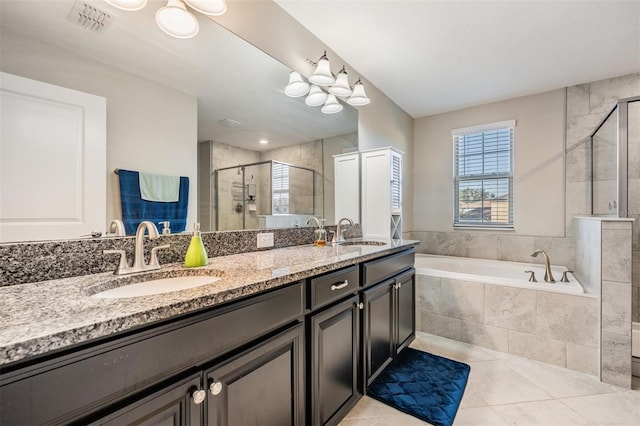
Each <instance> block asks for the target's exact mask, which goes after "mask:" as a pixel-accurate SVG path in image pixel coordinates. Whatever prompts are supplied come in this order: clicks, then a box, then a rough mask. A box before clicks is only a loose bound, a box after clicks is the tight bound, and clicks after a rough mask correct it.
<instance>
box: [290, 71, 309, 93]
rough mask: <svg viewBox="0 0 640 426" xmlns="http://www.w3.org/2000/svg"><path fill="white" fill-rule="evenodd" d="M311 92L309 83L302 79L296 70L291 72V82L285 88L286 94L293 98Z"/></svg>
mask: <svg viewBox="0 0 640 426" xmlns="http://www.w3.org/2000/svg"><path fill="white" fill-rule="evenodd" d="M307 93H309V83H307V82H306V81H304V80H303V79H302V76H301V75H300V74H299V73H297V72H296V71H291V72H290V73H289V84H287V87H285V88H284V94H285V95H287V96H289V97H291V98H299V97H300V96H304V95H306V94H307Z"/></svg>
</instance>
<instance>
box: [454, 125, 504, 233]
mask: <svg viewBox="0 0 640 426" xmlns="http://www.w3.org/2000/svg"><path fill="white" fill-rule="evenodd" d="M514 126H515V121H508V122H501V123H494V124H493V125H485V126H480V127H476V128H467V129H459V130H454V131H453V132H452V134H453V144H454V202H455V206H454V222H453V225H454V227H487V228H489V227H491V228H495V227H501V228H513V141H514Z"/></svg>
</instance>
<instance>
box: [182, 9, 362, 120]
mask: <svg viewBox="0 0 640 426" xmlns="http://www.w3.org/2000/svg"><path fill="white" fill-rule="evenodd" d="M185 1H187V0H185ZM307 62H309V63H310V64H311V65H313V66H314V67H315V70H314V71H313V74H311V75H310V76H309V83H311V87H309V83H307V82H305V81H304V79H303V78H302V76H301V75H300V73H298V72H296V71H291V72H290V73H289V84H287V86H286V87H285V88H284V93H285V94H286V95H287V96H289V97H292V98H297V97H301V96H304V95H307V96H306V97H305V100H304V103H305V104H307V105H308V106H310V107H316V106H321V105H322V108H320V111H322V112H323V113H325V114H335V113H337V112H340V111H342V109H343V106H342V104H341V103H340V102H339V101H338V99H337V98H336V96H338V97H340V98H343V99H344V100H346V102H347V103H348V104H349V105H353V106H364V105H367V104H369V103H370V102H371V100H370V99H369V98H368V97H367V95H366V94H365V93H364V85H363V84H362V80H360V78H358V81H356V83H355V84H354V85H353V87H351V86H349V76H348V74H347V69H346V67H345V66H344V65H343V66H342V69H341V70H340V71H339V72H338V75H337V76H336V77H334V76H333V73H332V72H331V68H330V67H329V59H328V58H327V51H326V50H325V51H324V53H323V54H322V56H321V57H320V59H319V60H318V62H313V61H310V60H309V59H307ZM321 86H323V87H321ZM325 90H326V91H325ZM327 91H328V92H329V93H327Z"/></svg>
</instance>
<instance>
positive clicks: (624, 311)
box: [602, 281, 631, 336]
mask: <svg viewBox="0 0 640 426" xmlns="http://www.w3.org/2000/svg"><path fill="white" fill-rule="evenodd" d="M630 291H631V283H630V282H627V283H620V282H613V281H603V282H602V331H603V333H612V334H619V335H621V336H631V298H629V297H628V296H629V294H630Z"/></svg>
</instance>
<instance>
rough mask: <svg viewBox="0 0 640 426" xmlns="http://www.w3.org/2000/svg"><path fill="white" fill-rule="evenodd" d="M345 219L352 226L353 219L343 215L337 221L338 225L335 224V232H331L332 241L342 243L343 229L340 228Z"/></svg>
mask: <svg viewBox="0 0 640 426" xmlns="http://www.w3.org/2000/svg"><path fill="white" fill-rule="evenodd" d="M344 221H347V222H349V225H351V226H353V220H351V219H349V218H348V217H343V218H342V219H340V220H339V221H338V225H337V226H336V233H335V234H333V241H332V242H333V243H342V242H344V231H345V230H344V229H342V222H344Z"/></svg>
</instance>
